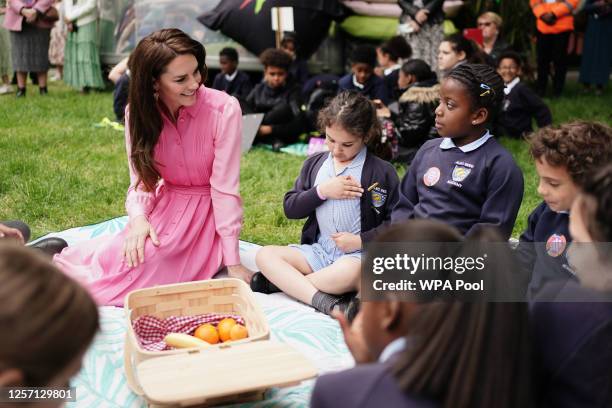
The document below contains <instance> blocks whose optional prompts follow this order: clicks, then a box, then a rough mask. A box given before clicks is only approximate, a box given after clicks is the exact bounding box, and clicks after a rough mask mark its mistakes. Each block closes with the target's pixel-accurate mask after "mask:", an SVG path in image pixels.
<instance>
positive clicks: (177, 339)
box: [164, 333, 210, 348]
mask: <svg viewBox="0 0 612 408" xmlns="http://www.w3.org/2000/svg"><path fill="white" fill-rule="evenodd" d="M164 341H165V342H166V344H167V345H169V346H170V347H175V348H190V347H200V348H203V347H210V344H208V343H207V342H205V341H204V340H200V339H198V338H197V337H194V336H190V335H188V334H184V333H169V334H167V335H166V337H164Z"/></svg>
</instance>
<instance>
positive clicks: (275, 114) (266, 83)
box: [246, 48, 306, 150]
mask: <svg viewBox="0 0 612 408" xmlns="http://www.w3.org/2000/svg"><path fill="white" fill-rule="evenodd" d="M259 59H260V60H261V63H262V64H263V66H264V77H263V79H262V81H261V82H260V83H258V84H257V85H255V88H253V90H252V91H251V92H250V93H249V95H248V96H247V99H246V103H247V106H248V109H250V110H251V111H252V112H255V113H264V114H265V115H264V118H263V121H262V125H261V126H260V127H259V131H258V132H257V138H256V139H255V141H256V142H262V143H269V144H272V147H273V149H274V150H278V149H279V148H280V147H282V146H283V145H285V144H289V143H295V142H296V141H297V139H298V136H299V135H300V134H301V133H302V132H304V131H305V129H306V124H305V119H304V113H303V111H302V105H303V102H302V98H301V88H300V87H299V86H298V85H297V84H296V83H295V82H294V81H293V79H292V78H291V77H290V76H289V67H290V65H291V61H292V59H291V56H290V55H289V54H287V53H286V52H285V51H283V50H279V49H276V48H268V49H266V50H265V51H264V52H262V53H261V55H260V56H259Z"/></svg>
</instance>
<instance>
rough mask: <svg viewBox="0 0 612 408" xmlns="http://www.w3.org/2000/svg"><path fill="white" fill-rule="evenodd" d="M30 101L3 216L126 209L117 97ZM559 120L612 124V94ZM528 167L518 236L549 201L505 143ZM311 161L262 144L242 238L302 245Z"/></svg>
mask: <svg viewBox="0 0 612 408" xmlns="http://www.w3.org/2000/svg"><path fill="white" fill-rule="evenodd" d="M28 91H29V93H28V96H27V97H26V98H25V99H19V100H18V99H16V98H15V97H14V96H0V219H21V220H24V221H26V222H27V223H28V224H30V226H31V228H32V235H33V237H38V236H41V235H43V234H46V233H47V232H51V231H59V230H64V229H67V228H71V227H75V226H81V225H87V224H92V223H96V222H100V221H103V220H106V219H109V218H114V217H117V216H120V215H123V214H124V213H125V210H124V207H123V204H124V200H125V192H126V189H127V186H128V172H127V165H126V158H125V142H124V136H123V133H120V132H116V131H113V130H110V129H97V128H94V127H93V126H92V125H93V123H95V122H99V121H100V120H101V119H102V118H103V117H105V116H107V117H109V118H113V112H112V95H111V94H110V93H93V94H89V95H81V94H79V93H78V92H76V91H74V90H71V89H69V88H67V87H66V86H64V85H61V84H58V83H52V84H51V86H50V88H49V95H48V96H47V97H40V96H39V95H38V94H37V89H36V88H35V87H32V86H30V88H29V89H28ZM547 102H548V103H549V105H550V106H551V109H552V111H553V117H554V120H555V123H562V122H565V121H568V120H571V119H576V118H582V119H590V120H600V121H603V122H607V123H609V124H610V123H612V116H611V115H610V110H609V107H610V106H612V95H611V94H610V93H609V92H608V93H607V94H606V95H604V96H603V97H600V98H596V97H593V96H582V95H579V93H578V87H577V84H575V83H570V84H568V92H567V96H566V97H565V98H563V99H560V100H552V101H551V100H547ZM503 143H504V145H505V146H506V147H507V148H508V149H510V151H512V153H513V154H514V157H515V158H516V160H517V161H518V163H519V165H520V166H521V168H522V169H523V172H524V174H525V184H526V188H525V196H524V199H523V205H522V207H521V210H520V213H519V217H518V220H517V223H516V226H515V229H514V233H513V235H515V236H518V234H519V233H520V231H521V230H522V229H523V228H524V227H525V225H526V221H527V216H528V215H529V213H530V212H531V210H533V208H534V207H535V206H536V205H537V203H538V202H539V198H538V197H537V193H536V186H537V176H536V174H535V170H534V168H533V164H532V162H531V160H530V158H529V155H528V152H527V149H526V145H525V143H524V142H522V141H517V140H504V141H503ZM302 161H303V158H300V157H293V156H289V155H286V154H275V153H271V152H268V151H263V150H259V149H256V150H253V151H251V152H250V153H249V154H247V155H246V156H244V157H243V159H242V170H241V180H242V183H241V193H242V197H243V200H244V207H245V217H244V218H245V223H244V228H243V231H242V236H241V238H242V239H245V240H248V241H254V242H258V243H262V244H272V243H275V244H286V243H290V242H297V241H298V240H299V233H300V230H301V226H302V221H290V220H287V219H286V218H285V216H284V214H283V210H282V198H283V195H284V193H285V191H287V190H288V189H289V188H290V187H291V185H292V183H293V181H294V179H295V177H296V176H297V174H298V172H299V169H300V166H301V163H302Z"/></svg>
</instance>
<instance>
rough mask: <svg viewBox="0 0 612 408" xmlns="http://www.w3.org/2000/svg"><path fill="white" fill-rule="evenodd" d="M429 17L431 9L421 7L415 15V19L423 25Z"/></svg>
mask: <svg viewBox="0 0 612 408" xmlns="http://www.w3.org/2000/svg"><path fill="white" fill-rule="evenodd" d="M427 17H429V10H427V9H421V10H419V11H417V13H416V14H415V16H414V19H415V20H416V21H417V23H419V24H421V25H423V23H424V22H426V21H427Z"/></svg>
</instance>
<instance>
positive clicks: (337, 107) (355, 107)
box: [318, 91, 381, 143]
mask: <svg viewBox="0 0 612 408" xmlns="http://www.w3.org/2000/svg"><path fill="white" fill-rule="evenodd" d="M318 125H319V129H320V132H321V134H325V128H326V127H331V126H333V125H338V126H339V127H341V128H342V129H344V130H346V131H347V132H348V133H350V134H352V135H355V136H359V137H361V138H363V140H364V142H366V143H369V142H370V143H371V142H374V141H375V140H379V139H380V132H381V130H380V124H379V122H378V118H377V117H376V107H375V106H374V104H373V103H372V102H371V101H370V100H369V99H368V98H366V97H365V96H363V95H362V94H360V93H358V92H351V91H344V92H341V93H339V94H338V95H336V96H335V97H334V99H332V100H331V102H329V104H328V105H327V106H326V107H325V108H323V109H322V110H321V111H320V112H319V117H318Z"/></svg>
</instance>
